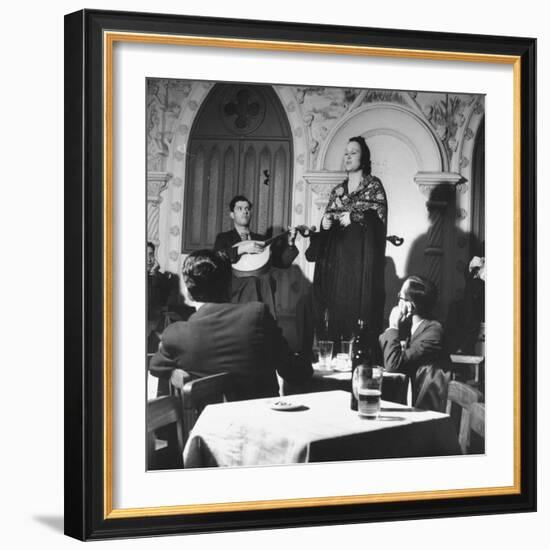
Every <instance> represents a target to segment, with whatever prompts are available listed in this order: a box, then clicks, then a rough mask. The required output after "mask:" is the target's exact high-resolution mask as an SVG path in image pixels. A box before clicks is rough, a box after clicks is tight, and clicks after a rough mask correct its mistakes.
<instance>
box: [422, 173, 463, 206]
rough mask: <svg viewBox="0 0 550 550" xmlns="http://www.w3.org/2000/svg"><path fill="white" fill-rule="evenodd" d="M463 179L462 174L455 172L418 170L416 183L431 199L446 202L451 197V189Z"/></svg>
mask: <svg viewBox="0 0 550 550" xmlns="http://www.w3.org/2000/svg"><path fill="white" fill-rule="evenodd" d="M462 179H463V178H462V176H461V175H460V174H457V173H455V172H417V174H416V175H415V176H414V183H416V185H417V187H418V190H419V191H420V192H421V193H422V194H423V195H424V196H425V197H427V198H428V199H429V200H430V201H432V200H433V201H441V202H444V203H445V204H446V203H447V202H448V200H449V198H450V197H449V195H448V192H449V190H450V189H454V188H455V187H456V185H457V184H458V183H460V182H461V181H462ZM436 197H437V198H436Z"/></svg>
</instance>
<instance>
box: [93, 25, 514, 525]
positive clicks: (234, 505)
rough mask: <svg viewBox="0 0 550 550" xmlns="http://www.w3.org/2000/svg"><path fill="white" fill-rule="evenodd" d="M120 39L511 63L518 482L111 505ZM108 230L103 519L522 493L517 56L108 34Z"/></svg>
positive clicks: (105, 102)
mask: <svg viewBox="0 0 550 550" xmlns="http://www.w3.org/2000/svg"><path fill="white" fill-rule="evenodd" d="M117 42H133V43H143V44H166V45H180V46H204V47H215V48H237V49H259V50H271V51H286V52H302V53H304V52H305V53H319V54H336V55H342V54H345V55H358V56H371V57H372V56H373V57H394V58H409V59H426V60H439V61H461V62H473V63H497V64H507V65H512V66H513V86H514V113H513V116H514V175H513V178H514V319H513V320H514V366H513V369H514V370H513V372H514V403H513V411H514V414H513V417H514V418H513V428H512V429H513V431H514V437H513V440H514V483H513V485H510V486H503V487H483V488H468V489H449V490H436V491H415V492H405V493H386V494H372V495H346V496H331V497H304V498H293V499H276V500H254V501H242V502H221V503H209V504H187V505H186V504H182V505H176V506H156V507H150V508H119V509H115V508H113V466H112V459H113V455H112V450H113V446H112V441H113V439H112V437H113V434H112V411H113V390H112V375H113V355H112V351H113V348H112V338H113V332H112V331H113V324H112V319H113V310H112V307H113V306H112V293H113V286H112V283H113V256H112V253H113V232H112V225H113V223H112V220H113V154H112V152H113V149H112V136H113V47H114V45H115V43H117ZM103 76H104V78H103V122H104V135H103V144H104V147H103V153H104V165H103V191H104V204H103V224H104V226H103V229H104V235H105V242H104V247H103V250H104V257H103V260H104V262H103V265H104V272H103V283H104V298H103V325H104V348H103V359H104V360H103V391H104V402H103V412H104V426H103V433H104V445H103V449H104V453H103V458H104V469H103V472H104V475H103V488H104V499H103V504H104V506H103V509H104V519H122V518H138V517H158V516H174V515H184V514H197V513H214V512H235V511H247V510H273V509H282V508H288V509H290V508H304V507H309V506H334V505H351V504H367V503H386V502H404V501H413V500H435V499H446V498H466V497H480V496H486V497H493V496H501V495H514V494H519V493H521V483H520V480H521V448H520V442H521V425H520V407H521V401H520V391H519V388H520V374H521V373H520V363H521V279H520V277H521V269H520V268H521V59H520V57H519V56H512V55H500V54H481V53H466V52H450V51H449V52H447V51H431V50H407V49H400V48H380V47H369V46H348V45H341V44H316V43H306V42H284V41H273V40H250V39H239V38H231V39H228V38H219V37H204V36H183V35H169V34H166V35H163V34H148V33H132V32H113V31H104V33H103Z"/></svg>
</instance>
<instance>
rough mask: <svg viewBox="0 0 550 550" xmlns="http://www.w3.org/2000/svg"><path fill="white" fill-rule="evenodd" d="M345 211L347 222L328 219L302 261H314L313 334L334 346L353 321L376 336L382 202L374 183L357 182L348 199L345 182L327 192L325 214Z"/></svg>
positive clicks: (381, 271) (379, 313) (382, 252)
mask: <svg viewBox="0 0 550 550" xmlns="http://www.w3.org/2000/svg"><path fill="white" fill-rule="evenodd" d="M341 212H350V219H351V223H350V225H349V226H347V227H342V226H341V225H340V224H339V223H338V221H337V220H334V221H333V223H332V226H331V228H330V229H328V230H323V229H321V232H320V233H319V234H317V235H315V237H314V238H313V239H312V242H311V243H310V246H309V248H308V250H307V251H306V257H307V259H308V260H310V261H315V262H316V265H315V275H314V278H313V298H314V306H313V310H314V311H313V313H314V318H315V324H316V328H317V331H318V332H317V333H318V335H319V334H323V332H326V329H325V327H324V318H325V312H326V311H328V335H327V336H328V338H329V339H331V340H334V341H336V342H337V341H339V340H340V339H341V338H344V339H345V338H349V337H351V336H352V334H353V333H354V331H355V329H356V326H357V320H358V319H363V321H365V323H366V325H367V327H368V331H369V333H371V334H372V336H373V338H375V337H376V336H377V335H378V334H380V333H381V332H382V323H383V314H384V300H385V291H384V262H385V252H386V220H387V200H386V193H385V191H384V187H383V186H382V183H381V182H380V180H379V179H378V178H376V177H374V176H372V175H368V176H366V177H364V178H363V180H362V181H361V183H360V184H359V187H358V188H357V189H356V190H355V191H354V192H353V193H351V195H350V194H348V182H347V180H346V181H344V182H343V183H341V184H339V185H337V186H336V187H335V188H334V189H333V190H332V192H331V194H330V198H329V202H328V205H327V208H326V211H325V213H341Z"/></svg>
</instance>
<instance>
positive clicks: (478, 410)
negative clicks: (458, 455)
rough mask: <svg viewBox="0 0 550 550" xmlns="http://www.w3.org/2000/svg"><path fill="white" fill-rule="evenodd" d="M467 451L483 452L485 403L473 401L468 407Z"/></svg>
mask: <svg viewBox="0 0 550 550" xmlns="http://www.w3.org/2000/svg"><path fill="white" fill-rule="evenodd" d="M468 452H469V453H484V452H485V404H484V403H473V404H472V406H471V407H470V445H469V448H468Z"/></svg>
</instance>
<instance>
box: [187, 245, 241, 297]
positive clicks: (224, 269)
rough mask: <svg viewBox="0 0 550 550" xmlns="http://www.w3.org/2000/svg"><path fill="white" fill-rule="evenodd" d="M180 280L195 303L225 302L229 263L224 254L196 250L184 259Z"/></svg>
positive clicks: (229, 278) (229, 277) (228, 285)
mask: <svg viewBox="0 0 550 550" xmlns="http://www.w3.org/2000/svg"><path fill="white" fill-rule="evenodd" d="M181 275H182V280H183V282H184V283H185V286H186V287H187V290H188V291H189V294H190V295H191V298H193V300H195V301H196V302H216V303H221V302H227V301H229V289H230V287H231V262H230V260H229V257H228V256H227V254H225V252H214V251H213V250H197V251H195V252H191V254H189V256H187V258H185V260H184V262H183V266H182V270H181Z"/></svg>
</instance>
